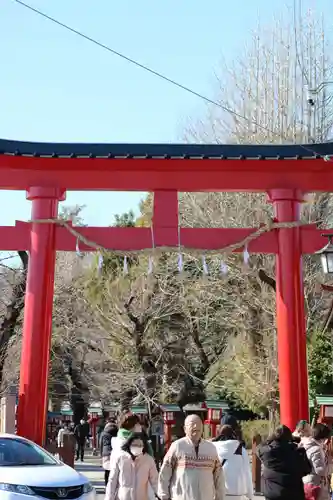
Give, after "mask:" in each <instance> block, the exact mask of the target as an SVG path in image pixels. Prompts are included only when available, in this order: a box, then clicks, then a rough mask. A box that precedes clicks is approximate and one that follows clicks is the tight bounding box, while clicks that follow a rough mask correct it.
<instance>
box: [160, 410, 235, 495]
mask: <svg viewBox="0 0 333 500" xmlns="http://www.w3.org/2000/svg"><path fill="white" fill-rule="evenodd" d="M184 429H185V434H186V437H184V438H182V439H178V440H177V441H175V442H174V443H172V445H171V446H170V449H169V451H168V452H167V454H166V455H165V457H164V461H163V465H162V467H161V470H160V476H159V485H158V497H159V498H160V499H161V500H225V485H224V475H223V469H222V466H221V463H220V461H219V457H218V454H217V451H216V448H215V446H214V444H213V443H211V442H209V441H206V440H204V439H202V434H203V424H202V421H201V419H200V417H198V416H197V415H189V416H188V417H187V418H186V419H185V427H184Z"/></svg>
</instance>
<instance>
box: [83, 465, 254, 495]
mask: <svg viewBox="0 0 333 500" xmlns="http://www.w3.org/2000/svg"><path fill="white" fill-rule="evenodd" d="M100 463H101V461H100V458H96V457H92V456H87V458H86V461H85V462H84V463H82V464H81V463H80V462H77V463H75V469H76V470H77V471H78V472H81V473H82V474H84V475H85V476H87V477H88V478H89V480H90V481H91V482H92V484H93V486H94V487H95V489H96V491H97V498H98V500H103V499H104V471H103V469H102V467H101V465H100ZM254 500H263V497H262V496H259V495H258V496H257V495H256V496H255V497H254Z"/></svg>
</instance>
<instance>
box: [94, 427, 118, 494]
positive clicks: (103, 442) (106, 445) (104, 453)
mask: <svg viewBox="0 0 333 500" xmlns="http://www.w3.org/2000/svg"><path fill="white" fill-rule="evenodd" d="M117 432H118V427H117V426H116V425H115V424H114V423H112V422H108V423H107V424H106V426H105V427H104V431H103V432H102V433H101V436H100V440H99V444H100V452H101V457H102V466H103V469H104V482H105V486H107V484H108V481H109V475H110V455H111V451H112V444H111V441H112V438H113V437H117Z"/></svg>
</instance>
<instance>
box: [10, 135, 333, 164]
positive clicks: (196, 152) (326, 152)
mask: <svg viewBox="0 0 333 500" xmlns="http://www.w3.org/2000/svg"><path fill="white" fill-rule="evenodd" d="M0 154H1V155H18V156H37V157H38V156H43V157H72V158H75V157H84V158H89V157H91V158H94V157H99V158H154V157H158V158H161V157H162V158H163V157H165V158H184V159H186V158H222V159H227V158H230V159H231V158H233V159H246V158H249V159H250V158H262V159H265V158H267V159H269V158H273V159H288V158H289V159H292V158H299V159H301V158H304V159H305V158H316V157H319V158H320V157H323V156H331V155H332V156H333V142H327V143H322V144H304V145H300V144H259V145H257V144H251V145H248V144H246V145H244V144H87V143H46V142H45V143H44V142H22V141H12V140H7V139H0Z"/></svg>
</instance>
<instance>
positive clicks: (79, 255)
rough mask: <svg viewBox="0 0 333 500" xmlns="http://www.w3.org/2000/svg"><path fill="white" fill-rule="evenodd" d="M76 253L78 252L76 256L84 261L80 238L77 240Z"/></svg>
mask: <svg viewBox="0 0 333 500" xmlns="http://www.w3.org/2000/svg"><path fill="white" fill-rule="evenodd" d="M75 251H76V255H77V256H78V257H80V258H81V259H82V257H83V253H82V252H81V251H80V246H79V238H76V246H75Z"/></svg>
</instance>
